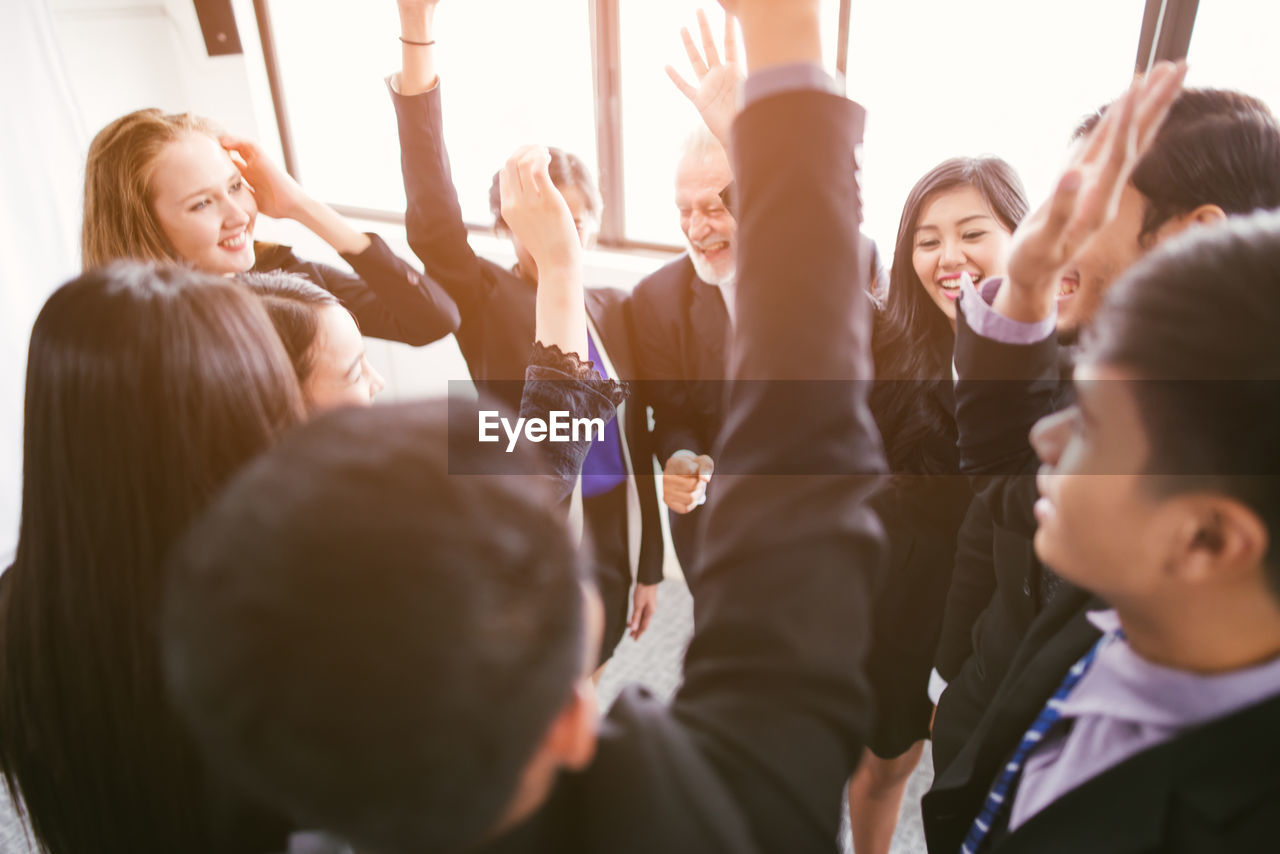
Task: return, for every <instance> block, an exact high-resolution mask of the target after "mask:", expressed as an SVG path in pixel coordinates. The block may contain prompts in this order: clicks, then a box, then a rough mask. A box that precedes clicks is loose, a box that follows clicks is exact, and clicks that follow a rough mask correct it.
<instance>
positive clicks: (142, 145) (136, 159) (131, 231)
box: [80, 109, 220, 270]
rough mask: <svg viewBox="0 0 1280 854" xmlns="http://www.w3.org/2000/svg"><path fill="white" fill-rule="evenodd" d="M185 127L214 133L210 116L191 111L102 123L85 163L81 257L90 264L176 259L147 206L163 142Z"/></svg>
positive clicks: (144, 112)
mask: <svg viewBox="0 0 1280 854" xmlns="http://www.w3.org/2000/svg"><path fill="white" fill-rule="evenodd" d="M188 133H203V134H208V135H209V136H211V137H213V138H214V139H217V138H218V136H219V134H220V131H219V129H218V127H217V126H216V125H214V124H213V123H212V122H210V121H209V120H208V119H204V118H201V117H200V116H196V115H193V114H191V113H163V112H161V111H160V110H156V109H147V110H137V111H135V112H132V113H129V114H128V115H127V116H121V117H120V118H118V119H116V120H115V121H113V122H112V123H111V124H109V125H107V126H106V127H104V128H103V129H102V130H100V131H99V132H98V135H97V136H95V137H94V138H93V142H92V143H90V145H89V157H88V159H87V160H86V162H85V168H84V223H83V226H82V228H81V233H80V258H81V263H82V264H83V267H84V269H86V270H90V269H93V268H94V267H99V266H102V265H103V264H106V263H109V262H111V261H116V260H120V259H124V258H130V259H134V260H137V261H180V260H182V259H181V258H179V257H178V256H177V254H176V253H175V252H174V250H173V247H172V246H171V245H170V244H169V240H168V238H166V237H165V235H164V231H163V230H162V229H161V228H160V223H159V221H158V220H157V219H156V215H155V211H154V210H153V209H152V207H151V175H152V170H153V167H154V165H155V160H156V158H157V157H158V156H159V155H160V152H161V151H163V150H164V148H165V146H167V145H168V144H169V143H171V142H174V141H176V140H178V139H180V138H181V137H182V135H183V134H188Z"/></svg>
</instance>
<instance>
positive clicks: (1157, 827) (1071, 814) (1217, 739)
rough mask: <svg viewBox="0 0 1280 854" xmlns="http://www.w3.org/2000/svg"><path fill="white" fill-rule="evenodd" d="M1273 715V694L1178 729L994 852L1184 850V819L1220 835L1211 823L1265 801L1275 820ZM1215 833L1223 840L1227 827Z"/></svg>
mask: <svg viewBox="0 0 1280 854" xmlns="http://www.w3.org/2000/svg"><path fill="white" fill-rule="evenodd" d="M1277 720H1280V696H1277V697H1272V698H1271V699H1270V700H1266V701H1264V702H1262V703H1259V704H1256V705H1254V706H1251V707H1249V708H1246V709H1243V710H1241V711H1239V712H1236V713H1235V714H1232V715H1228V716H1227V717H1225V718H1222V719H1220V720H1217V721H1213V722H1211V723H1209V724H1206V725H1204V726H1202V727H1199V728H1197V729H1194V730H1191V731H1189V732H1186V733H1183V734H1182V735H1181V736H1179V737H1178V738H1175V739H1174V740H1172V741H1169V742H1166V743H1164V744H1161V745H1158V746H1156V747H1153V748H1151V749H1150V750H1147V751H1144V752H1142V753H1140V754H1138V755H1137V756H1134V757H1132V758H1130V759H1128V760H1127V761H1125V762H1122V763H1120V764H1119V765H1117V766H1115V767H1114V768H1110V769H1108V770H1107V771H1104V772H1103V773H1102V774H1099V775H1098V776H1097V777H1095V778H1093V779H1092V780H1089V781H1088V782H1086V783H1084V784H1083V785H1081V786H1079V787H1078V788H1076V789H1074V790H1072V791H1070V792H1068V793H1067V794H1066V795H1064V796H1063V797H1061V798H1059V799H1058V800H1056V801H1054V802H1053V803H1052V804H1050V805H1049V806H1048V807H1046V808H1045V809H1044V811H1043V812H1040V813H1038V814H1037V815H1035V816H1033V817H1032V818H1031V819H1029V820H1028V821H1027V823H1026V824H1024V825H1022V826H1021V827H1019V828H1018V830H1017V831H1016V832H1014V833H1012V834H1010V835H1009V836H1007V837H1006V838H1005V839H1004V840H1003V841H1002V844H1000V845H997V846H996V847H995V848H994V849H993V851H995V852H999V854H1022V853H1023V852H1025V854H1032V852H1035V854H1042V852H1064V854H1065V852H1068V851H1070V852H1078V851H1088V852H1089V854H1134V852H1146V851H1155V850H1159V851H1164V850H1166V849H1167V848H1168V847H1169V846H1168V844H1167V843H1172V844H1175V848H1176V843H1182V847H1181V848H1176V850H1185V851H1192V850H1195V849H1196V842H1194V841H1192V839H1191V838H1188V837H1189V836H1190V834H1188V833H1187V832H1186V831H1187V830H1188V829H1190V828H1202V829H1203V833H1204V834H1207V835H1210V836H1213V835H1218V834H1215V833H1214V830H1215V829H1217V828H1226V827H1227V826H1228V825H1230V824H1232V823H1233V822H1235V821H1236V820H1237V819H1239V818H1240V817H1241V816H1244V815H1248V814H1251V813H1253V814H1260V813H1261V812H1262V811H1263V810H1264V809H1266V810H1267V812H1269V813H1270V814H1271V815H1272V816H1273V817H1272V819H1271V821H1272V822H1273V824H1274V823H1275V821H1276V820H1275V818H1274V812H1272V810H1273V809H1274V805H1275V804H1276V803H1277V802H1280V774H1277V773H1276V768H1277V767H1280V727H1277V726H1276V721H1277ZM1264 805H1268V806H1264ZM1218 833H1219V834H1220V838H1221V840H1222V841H1223V842H1224V844H1226V840H1227V839H1228V838H1229V833H1228V832H1227V831H1225V830H1221V831H1219V832H1218ZM1196 838H1197V839H1201V838H1202V835H1201V834H1196ZM1224 850H1228V849H1224ZM1229 850H1245V849H1244V848H1239V849H1236V848H1230V849H1229ZM1249 850H1254V849H1249Z"/></svg>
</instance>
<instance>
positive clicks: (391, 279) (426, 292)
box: [255, 234, 458, 347]
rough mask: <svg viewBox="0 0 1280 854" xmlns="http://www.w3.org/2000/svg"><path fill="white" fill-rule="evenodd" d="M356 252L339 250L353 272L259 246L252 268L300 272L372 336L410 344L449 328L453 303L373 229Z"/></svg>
mask: <svg viewBox="0 0 1280 854" xmlns="http://www.w3.org/2000/svg"><path fill="white" fill-rule="evenodd" d="M369 240H370V244H369V248H367V249H365V250H364V251H363V252H361V253H359V254H358V255H350V254H344V255H343V256H342V259H343V260H344V261H346V262H347V263H348V264H350V265H351V269H352V270H354V271H355V273H354V274H352V273H348V272H346V271H344V270H339V269H338V268H336V267H330V266H328V265H325V264H318V263H316V262H314V261H304V260H302V259H301V258H299V257H298V256H297V255H295V254H294V253H293V251H292V250H291V249H289V248H288V247H287V246H271V247H267V248H266V249H265V253H264V255H263V257H262V258H261V259H260V262H259V264H257V265H255V269H270V270H280V271H282V272H285V273H294V274H296V275H301V276H305V277H306V278H308V279H310V280H311V281H313V282H315V283H316V284H317V285H319V286H320V287H322V288H324V289H325V290H326V291H328V292H329V293H331V294H333V295H334V296H335V297H337V298H338V299H339V300H340V301H341V302H342V304H343V305H344V306H346V308H347V310H348V311H350V312H351V314H352V315H353V316H354V317H355V319H356V322H357V323H358V324H359V325H360V332H361V333H363V334H365V335H369V336H371V337H373V338H385V339H386V340H388V341H401V342H403V343H405V344H412V345H413V346H415V347H419V346H422V345H423V344H430V343H431V342H433V341H438V340H439V339H441V338H443V337H445V336H446V335H448V334H450V333H452V332H455V331H456V330H457V328H458V308H457V306H455V305H454V304H453V300H452V299H450V298H449V295H448V294H446V293H445V292H444V290H443V289H442V288H441V287H440V286H439V285H438V284H436V283H435V282H433V281H432V280H431V279H430V278H429V277H427V276H424V275H422V274H421V273H419V272H418V271H417V270H415V269H413V267H411V266H410V265H409V264H408V263H407V262H405V260H404V259H403V258H401V257H400V256H398V255H396V254H395V253H394V252H392V251H391V247H389V246H387V244H386V243H385V242H384V241H383V240H382V238H381V237H379V236H378V235H376V234H369Z"/></svg>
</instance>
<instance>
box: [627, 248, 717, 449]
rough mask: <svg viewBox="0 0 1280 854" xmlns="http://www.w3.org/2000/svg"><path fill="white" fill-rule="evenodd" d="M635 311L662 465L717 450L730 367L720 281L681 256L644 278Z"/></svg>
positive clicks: (644, 393)
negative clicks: (686, 453)
mask: <svg viewBox="0 0 1280 854" xmlns="http://www.w3.org/2000/svg"><path fill="white" fill-rule="evenodd" d="M631 313H632V320H633V322H634V327H635V328H634V335H635V340H636V353H637V356H638V359H637V362H638V367H639V371H640V373H639V378H640V379H641V380H642V381H643V382H642V384H641V385H640V391H641V399H642V401H643V402H644V403H645V404H646V405H648V406H650V407H652V409H653V450H654V453H655V454H656V456H657V458H658V464H659V465H665V464H666V461H667V459H668V458H670V456H671V455H672V454H674V453H675V452H676V451H679V450H682V449H687V450H690V451H693V452H694V453H695V454H707V453H710V452H711V447H712V445H714V444H715V441H716V437H717V436H718V434H719V431H720V425H721V423H722V422H723V420H724V391H725V378H726V377H727V376H728V370H729V334H730V330H729V311H728V308H727V307H726V306H725V302H724V296H723V294H722V292H721V291H720V288H718V287H716V286H715V285H709V284H707V283H706V282H704V281H702V280H701V279H699V278H698V275H697V273H696V272H694V269H693V263H692V262H691V261H690V260H689V256H688V255H687V254H685V255H681V256H680V257H679V258H677V259H675V260H674V261H672V262H671V263H669V264H667V265H666V266H665V267H663V268H662V269H660V270H658V271H657V272H655V273H653V274H652V275H650V276H648V277H646V278H645V279H644V280H643V281H642V282H640V284H638V285H636V289H635V290H634V291H633V292H632V294H631Z"/></svg>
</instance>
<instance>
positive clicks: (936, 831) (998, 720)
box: [925, 587, 1100, 851]
mask: <svg viewBox="0 0 1280 854" xmlns="http://www.w3.org/2000/svg"><path fill="white" fill-rule="evenodd" d="M1095 604H1096V600H1094V599H1092V598H1091V597H1090V596H1089V595H1088V594H1087V593H1085V592H1084V591H1081V590H1079V589H1077V588H1074V587H1068V588H1065V589H1064V590H1063V591H1062V592H1061V593H1060V594H1059V596H1058V597H1057V598H1055V599H1054V601H1053V602H1052V603H1050V607H1049V608H1047V609H1046V610H1045V612H1044V613H1043V614H1041V615H1040V618H1039V619H1037V620H1036V621H1035V623H1033V624H1032V627H1031V629H1030V631H1028V632H1027V635H1026V637H1025V638H1024V639H1023V641H1022V644H1021V645H1020V646H1019V647H1018V652H1017V654H1016V655H1015V656H1014V659H1013V663H1012V664H1011V666H1010V668H1009V672H1008V673H1007V674H1006V675H1005V678H1004V680H1003V681H1002V682H1001V683H1000V687H999V689H998V690H997V691H996V694H995V697H994V698H993V699H992V701H991V705H990V706H989V707H988V708H987V712H986V714H985V715H983V717H982V720H981V721H980V722H979V723H978V726H977V728H976V729H975V730H974V732H973V734H972V735H971V736H970V738H969V740H968V743H967V744H966V745H965V747H964V749H963V750H961V751H960V753H959V754H958V755H957V756H956V758H955V759H954V760H952V762H951V764H950V765H948V766H947V767H946V768H945V769H944V770H943V772H942V775H941V776H940V777H939V778H938V779H936V780H935V781H934V784H933V788H932V789H930V791H929V793H928V794H927V795H926V803H925V810H926V814H927V817H928V819H929V820H928V822H927V826H926V830H927V831H928V836H929V848H930V850H938V851H956V850H959V848H960V843H961V842H962V841H963V840H964V836H965V834H966V833H967V832H968V830H969V826H970V824H971V823H972V822H973V819H974V818H975V817H976V816H977V815H978V813H979V811H980V810H981V808H982V804H983V802H984V801H985V800H986V797H987V792H988V791H990V788H991V785H992V784H993V783H994V782H995V780H996V777H997V775H998V772H999V770H1000V768H1001V766H1002V765H1003V764H1004V763H1005V761H1006V760H1007V759H1008V758H1009V755H1010V754H1011V753H1012V752H1013V750H1014V748H1015V747H1017V745H1018V742H1019V741H1020V740H1021V739H1022V736H1023V734H1025V733H1026V731H1027V728H1028V727H1030V726H1031V724H1032V722H1033V721H1034V720H1035V719H1036V716H1037V715H1038V714H1039V713H1040V710H1041V709H1043V708H1044V705H1045V703H1046V702H1047V701H1048V699H1049V698H1050V697H1052V696H1053V693H1054V691H1055V690H1057V688H1058V686H1059V685H1060V684H1061V683H1062V677H1063V676H1064V675H1065V674H1066V672H1067V670H1068V669H1070V667H1071V665H1072V664H1074V663H1075V662H1076V661H1078V660H1079V659H1080V657H1081V656H1082V655H1084V654H1085V653H1086V652H1088V650H1089V647H1090V646H1092V645H1093V644H1094V643H1095V642H1096V641H1097V639H1098V636H1099V634H1100V633H1099V632H1098V630H1097V629H1096V628H1094V627H1093V625H1092V624H1091V623H1089V622H1088V620H1087V619H1086V614H1087V612H1088V610H1089V609H1090V607H1091V606H1092V605H1095Z"/></svg>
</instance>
